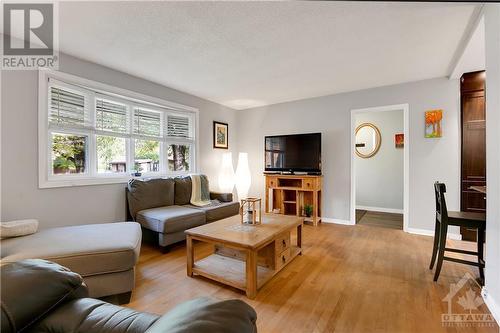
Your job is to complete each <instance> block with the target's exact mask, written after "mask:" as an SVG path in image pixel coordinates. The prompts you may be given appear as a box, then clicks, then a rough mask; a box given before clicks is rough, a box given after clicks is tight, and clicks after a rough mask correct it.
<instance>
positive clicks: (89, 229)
mask: <svg viewBox="0 0 500 333" xmlns="http://www.w3.org/2000/svg"><path fill="white" fill-rule="evenodd" d="M141 237H142V233H141V228H140V225H139V224H138V223H135V222H118V223H104V224H87V225H80V226H70V227H59V228H51V229H45V230H41V231H38V232H37V233H35V234H32V235H28V236H24V237H17V238H9V239H4V240H2V242H1V250H2V251H1V256H2V262H12V261H16V260H21V259H26V258H40V259H48V260H50V261H54V262H57V263H58V264H61V265H63V266H65V267H68V268H69V269H71V270H72V271H74V272H77V273H78V274H80V275H82V276H84V277H85V276H90V275H96V274H104V273H112V272H121V271H126V270H130V269H132V268H133V267H134V266H135V264H136V262H137V260H138V257H139V251H140V245H141Z"/></svg>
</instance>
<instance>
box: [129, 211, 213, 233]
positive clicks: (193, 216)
mask: <svg viewBox="0 0 500 333" xmlns="http://www.w3.org/2000/svg"><path fill="white" fill-rule="evenodd" d="M137 222H139V223H140V224H142V226H143V227H145V228H148V229H150V230H153V231H156V232H160V233H164V234H168V233H172V232H177V231H184V230H187V229H190V228H193V227H197V226H199V225H202V224H205V213H204V212H203V210H200V209H194V208H191V207H186V206H177V205H174V206H167V207H158V208H151V209H145V210H141V211H140V212H138V213H137Z"/></svg>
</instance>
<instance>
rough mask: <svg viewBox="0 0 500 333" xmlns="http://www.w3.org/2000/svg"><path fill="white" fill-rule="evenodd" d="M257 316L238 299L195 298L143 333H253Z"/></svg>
mask: <svg viewBox="0 0 500 333" xmlns="http://www.w3.org/2000/svg"><path fill="white" fill-rule="evenodd" d="M256 321H257V314H256V313H255V310H254V309H253V308H252V307H251V306H250V305H248V304H246V303H245V302H243V301H240V300H236V299H233V300H226V301H218V300H214V299H210V298H206V297H204V298H198V299H194V300H191V301H188V302H185V303H182V304H180V305H178V306H176V307H175V308H174V309H173V310H171V311H170V312H168V313H167V314H165V315H163V316H162V317H161V318H160V319H158V320H157V321H156V322H155V323H154V324H153V326H151V327H150V328H149V329H148V330H147V331H146V332H145V333H165V332H168V333H192V332H225V333H233V332H234V333H255V332H257V327H256V325H255V322H256Z"/></svg>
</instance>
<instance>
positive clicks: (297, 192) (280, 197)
mask: <svg viewBox="0 0 500 333" xmlns="http://www.w3.org/2000/svg"><path fill="white" fill-rule="evenodd" d="M264 176H265V177H266V212H267V213H273V212H274V211H279V214H284V215H296V216H303V217H305V213H304V206H305V205H311V206H312V207H313V212H312V214H311V216H310V217H306V218H305V221H306V222H311V223H312V224H313V225H314V226H317V225H318V223H319V222H321V217H320V216H321V189H322V185H323V177H322V176H318V175H277V174H264Z"/></svg>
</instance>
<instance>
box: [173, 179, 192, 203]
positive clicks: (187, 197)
mask: <svg viewBox="0 0 500 333" xmlns="http://www.w3.org/2000/svg"><path fill="white" fill-rule="evenodd" d="M174 181H175V204H176V205H180V206H181V205H187V204H189V203H190V201H191V192H192V190H193V189H192V186H193V185H192V182H191V177H190V176H182V177H175V178H174Z"/></svg>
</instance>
